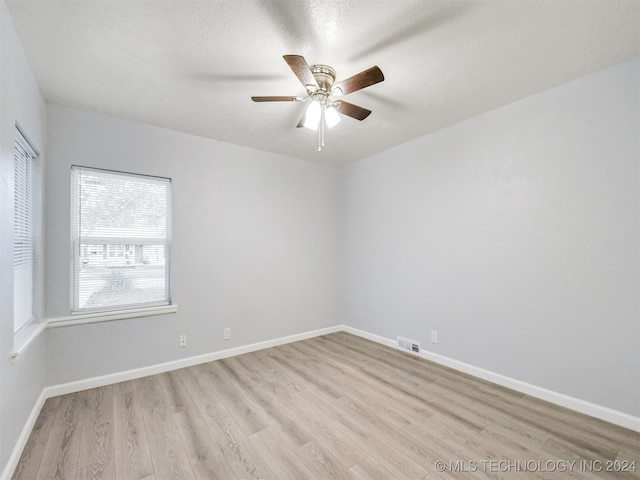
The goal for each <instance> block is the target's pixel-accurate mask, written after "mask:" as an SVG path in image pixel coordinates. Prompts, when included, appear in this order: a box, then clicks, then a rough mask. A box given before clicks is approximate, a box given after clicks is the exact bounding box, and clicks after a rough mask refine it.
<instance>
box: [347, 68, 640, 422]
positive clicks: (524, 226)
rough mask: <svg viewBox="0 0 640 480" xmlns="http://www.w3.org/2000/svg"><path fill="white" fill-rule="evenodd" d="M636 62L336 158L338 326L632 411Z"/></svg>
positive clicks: (638, 382)
mask: <svg viewBox="0 0 640 480" xmlns="http://www.w3.org/2000/svg"><path fill="white" fill-rule="evenodd" d="M639 66H640V61H639V60H638V59H636V60H634V61H630V62H627V63H623V64H620V65H617V66H614V67H612V68H608V69H606V70H604V71H601V72H599V73H596V74H593V75H590V76H588V77H584V78H582V79H579V80H577V81H574V82H571V83H569V84H566V85H563V86H560V87H558V88H554V89H552V90H549V91H546V92H543V93H541V94H538V95H535V96H532V97H529V98H526V99H524V100H522V101H518V102H516V103H513V104H510V105H507V106H505V107H503V108H499V109H497V110H495V111H491V112H489V113H486V114H483V115H480V116H478V117H475V118H472V119H470V120H468V121H465V122H462V123H460V124H458V125H455V126H452V127H449V128H447V129H444V130H441V131H439V132H436V133H434V134H432V135H429V136H426V137H423V138H420V139H418V140H416V141H413V142H410V143H407V144H404V145H402V146H399V147H397V148H393V149H391V150H389V151H387V152H384V153H382V154H379V155H376V156H374V157H371V158H368V159H365V160H362V161H359V162H357V163H355V164H352V165H350V166H348V167H347V168H346V169H345V171H344V179H343V181H344V185H343V190H344V223H343V229H344V251H343V261H344V269H345V284H346V287H345V323H346V324H348V325H350V326H353V327H356V328H359V329H362V330H365V331H368V332H371V333H375V334H378V335H381V336H383V337H386V338H392V339H395V338H396V336H397V335H401V336H406V337H409V338H412V339H416V340H419V341H421V343H422V346H423V348H426V349H428V350H430V351H433V352H435V353H438V354H441V355H445V356H447V357H450V358H453V359H455V360H458V361H462V362H465V363H468V364H471V365H474V366H477V367H480V368H484V369H487V370H490V371H493V372H496V373H500V374H503V375H506V376H509V377H512V378H514V379H517V380H521V381H524V382H528V383H531V384H534V385H537V386H540V387H543V388H547V389H550V390H553V391H556V392H560V393H564V394H567V395H570V396H573V397H577V398H579V399H582V400H586V401H588V402H592V403H595V404H598V405H602V406H605V407H609V408H612V409H615V410H618V411H621V412H625V413H627V414H631V415H635V416H640V396H639V393H638V392H640V339H639V335H640V307H639V303H640V300H639V295H640V282H639V278H638V277H639V265H640V255H639V250H640V239H639V231H640V225H639V217H640V214H639V205H640V202H639V197H638V194H639V191H640V189H639V169H638V166H639V159H640V148H639V132H640V112H639V106H640V99H639V88H638V85H640V74H639ZM430 330H436V331H438V333H439V343H438V344H437V345H435V344H432V343H430Z"/></svg>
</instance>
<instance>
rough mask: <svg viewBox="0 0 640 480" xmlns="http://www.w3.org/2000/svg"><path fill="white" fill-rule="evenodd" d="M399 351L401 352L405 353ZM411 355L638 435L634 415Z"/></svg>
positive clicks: (425, 354) (433, 356)
mask: <svg viewBox="0 0 640 480" xmlns="http://www.w3.org/2000/svg"><path fill="white" fill-rule="evenodd" d="M343 331H345V332H348V333H351V334H353V335H357V336H358V337H362V338H366V339H367V340H371V341H372V342H376V343H379V344H381V345H386V346H388V347H393V348H398V344H397V342H396V341H395V340H391V339H389V338H386V337H381V336H380V335H375V334H373V333H369V332H365V331H363V330H358V329H357V328H353V327H349V326H346V325H345V326H343ZM402 351H403V352H404V351H405V350H402ZM414 355H417V356H419V357H422V358H424V359H426V360H430V361H432V362H435V363H438V364H440V365H444V366H446V367H450V368H453V369H454V370H458V371H460V372H464V373H467V374H469V375H473V376H474V377H477V378H481V379H483V380H487V381H489V382H492V383H495V384H497V385H501V386H503V387H507V388H510V389H512V390H516V391H518V392H521V393H524V394H526V395H530V396H532V397H535V398H539V399H541V400H545V401H547V402H550V403H554V404H556V405H560V406H562V407H566V408H569V409H571V410H574V411H576V412H580V413H584V414H585V415H589V416H591V417H595V418H599V419H600V420H604V421H606V422H609V423H613V424H615V425H619V426H621V427H624V428H628V429H630V430H634V431H636V432H640V418H638V417H634V416H633V415H629V414H627V413H623V412H619V411H617V410H613V409H611V408H608V407H603V406H601V405H597V404H595V403H590V402H587V401H584V400H580V399H579V398H575V397H571V396H569V395H565V394H563V393H559V392H554V391H553V390H548V389H546V388H543V387H539V386H537V385H533V384H531V383H527V382H522V381H520V380H516V379H514V378H511V377H507V376H505V375H501V374H499V373H495V372H492V371H490V370H485V369H483V368H479V367H475V366H473V365H470V364H468V363H464V362H460V361H458V360H454V359H452V358H449V357H445V356H443V355H438V354H437V353H433V352H429V351H427V350H421V351H420V353H418V354H414Z"/></svg>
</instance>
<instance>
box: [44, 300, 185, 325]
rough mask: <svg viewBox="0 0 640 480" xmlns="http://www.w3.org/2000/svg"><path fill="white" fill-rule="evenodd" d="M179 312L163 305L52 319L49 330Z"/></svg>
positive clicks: (175, 308)
mask: <svg viewBox="0 0 640 480" xmlns="http://www.w3.org/2000/svg"><path fill="white" fill-rule="evenodd" d="M177 311H178V305H162V306H160V307H147V308H135V309H130V310H118V311H115V312H109V313H105V312H102V313H86V314H80V315H73V316H69V317H56V318H50V319H48V321H47V328H56V327H69V326H71V325H84V324H87V323H98V322H111V321H113V320H124V319H127V318H137V317H151V316H153V315H166V314H167V313H176V312H177Z"/></svg>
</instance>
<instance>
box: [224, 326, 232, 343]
mask: <svg viewBox="0 0 640 480" xmlns="http://www.w3.org/2000/svg"><path fill="white" fill-rule="evenodd" d="M224 339H225V340H231V329H230V328H229V327H227V328H225V329H224Z"/></svg>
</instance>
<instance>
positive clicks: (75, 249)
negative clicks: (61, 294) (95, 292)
mask: <svg viewBox="0 0 640 480" xmlns="http://www.w3.org/2000/svg"><path fill="white" fill-rule="evenodd" d="M82 171H86V172H96V173H99V174H101V175H109V176H114V177H117V176H121V177H135V178H138V179H144V180H148V181H149V182H163V183H166V185H167V196H166V202H167V204H166V236H165V238H140V237H127V236H123V237H117V238H116V237H100V236H91V237H80V231H81V230H80V215H79V211H80V208H81V205H80V199H79V197H78V180H77V179H78V175H79V174H80V173H81V172H82ZM81 245H103V246H105V247H110V246H118V245H163V246H164V252H165V295H164V299H163V300H162V301H152V302H144V303H123V304H119V305H113V306H101V307H97V308H94V307H89V308H87V307H81V306H80V305H79V304H78V303H79V288H80V268H81V256H80V249H81ZM70 277H71V291H70V293H71V295H70V306H71V308H70V315H71V316H74V315H76V316H85V317H88V318H90V317H93V316H94V314H100V313H105V314H106V315H107V317H105V318H106V319H116V317H117V315H118V314H120V313H122V314H123V315H122V317H118V318H132V317H135V316H138V315H135V314H131V312H135V311H136V310H141V311H145V310H149V309H150V308H151V309H153V307H156V308H158V307H163V306H167V305H171V179H170V178H165V177H157V176H152V175H140V174H135V173H128V172H121V171H116V170H106V169H98V168H92V167H83V166H78V165H72V167H71V275H70Z"/></svg>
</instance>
